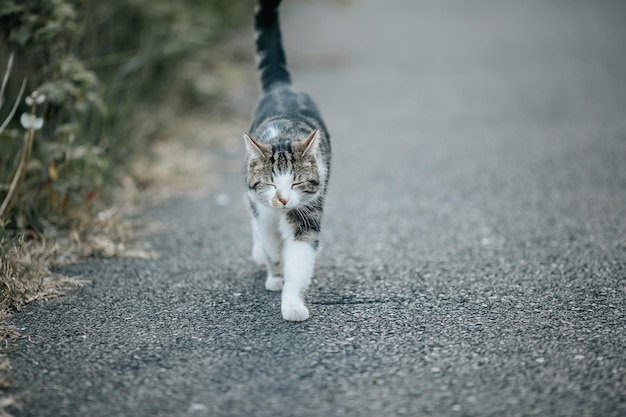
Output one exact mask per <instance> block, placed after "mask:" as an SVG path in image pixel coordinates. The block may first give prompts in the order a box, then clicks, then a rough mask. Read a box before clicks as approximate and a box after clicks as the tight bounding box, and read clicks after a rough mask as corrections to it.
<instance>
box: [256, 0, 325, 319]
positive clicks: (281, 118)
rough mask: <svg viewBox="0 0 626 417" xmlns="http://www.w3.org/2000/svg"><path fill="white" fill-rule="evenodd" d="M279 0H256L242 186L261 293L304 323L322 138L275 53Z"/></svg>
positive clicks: (320, 200)
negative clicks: (253, 95) (252, 102)
mask: <svg viewBox="0 0 626 417" xmlns="http://www.w3.org/2000/svg"><path fill="white" fill-rule="evenodd" d="M279 4H280V0H259V2H258V4H257V5H256V8H255V13H254V29H255V43H256V61H257V69H258V72H259V77H260V81H261V87H262V90H263V93H262V95H261V98H260V100H259V103H258V105H257V108H256V111H255V113H254V118H253V121H252V125H251V127H250V130H249V132H250V133H249V134H248V133H244V142H245V145H246V150H247V169H246V182H247V186H248V200H249V204H250V211H251V217H252V236H253V245H252V259H253V260H254V261H255V262H256V263H257V264H258V265H259V266H265V267H266V268H267V278H266V280H265V288H266V289H267V290H270V291H281V290H282V294H281V313H282V316H283V319H285V320H288V321H304V320H306V319H308V318H309V310H308V308H307V307H306V306H305V304H304V300H303V295H304V292H305V290H306V289H307V287H308V285H309V283H310V281H311V277H312V275H313V269H314V266H315V258H316V254H317V250H318V246H319V235H320V226H321V220H322V212H323V207H324V198H325V195H326V189H327V185H328V177H329V174H330V136H329V133H328V130H327V128H326V126H325V124H324V122H323V121H322V117H321V115H320V112H319V110H318V108H317V106H316V104H315V103H314V102H313V100H312V99H311V97H310V96H309V95H308V94H306V93H303V92H300V91H298V90H297V89H295V88H294V87H293V86H292V84H291V76H290V75H289V71H288V69H287V61H286V58H285V52H284V50H283V45H282V40H281V34H280V26H279V21H278V6H279Z"/></svg>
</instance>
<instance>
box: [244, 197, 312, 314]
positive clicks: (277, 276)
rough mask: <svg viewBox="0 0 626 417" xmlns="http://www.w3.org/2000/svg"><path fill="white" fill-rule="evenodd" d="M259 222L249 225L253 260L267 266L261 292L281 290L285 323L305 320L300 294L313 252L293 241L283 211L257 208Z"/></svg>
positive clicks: (308, 245)
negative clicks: (263, 288)
mask: <svg viewBox="0 0 626 417" xmlns="http://www.w3.org/2000/svg"><path fill="white" fill-rule="evenodd" d="M258 212H259V218H258V220H257V219H254V220H253V221H252V232H253V238H254V239H255V240H254V244H253V249H252V250H253V255H252V256H253V259H254V260H255V262H257V261H259V260H260V259H259V258H260V257H262V258H263V260H264V261H265V263H266V265H267V278H266V280H265V288H266V289H268V290H270V291H280V290H281V289H282V301H281V312H282V315H283V318H284V319H285V320H288V321H303V320H306V319H308V318H309V310H308V309H307V308H306V306H305V305H304V301H303V294H304V291H305V290H306V288H307V287H308V285H309V282H310V281H311V277H312V275H313V269H314V267H315V250H314V249H313V247H312V246H311V245H310V244H309V243H308V242H301V241H296V240H294V238H293V228H292V226H291V225H290V224H289V222H288V221H287V218H286V211H285V210H281V209H276V208H271V207H266V206H259V207H258Z"/></svg>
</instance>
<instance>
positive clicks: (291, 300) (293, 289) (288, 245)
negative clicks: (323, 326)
mask: <svg viewBox="0 0 626 417" xmlns="http://www.w3.org/2000/svg"><path fill="white" fill-rule="evenodd" d="M316 246H317V244H316V242H307V241H300V240H287V242H285V248H284V252H283V262H284V273H285V284H284V287H283V293H282V301H281V312H282V314H283V318H284V319H285V320H288V321H304V320H306V319H308V318H309V309H308V308H307V307H306V306H305V305H304V300H303V295H304V291H305V290H306V289H307V287H308V286H309V282H311V277H312V276H313V269H314V267H315V254H316Z"/></svg>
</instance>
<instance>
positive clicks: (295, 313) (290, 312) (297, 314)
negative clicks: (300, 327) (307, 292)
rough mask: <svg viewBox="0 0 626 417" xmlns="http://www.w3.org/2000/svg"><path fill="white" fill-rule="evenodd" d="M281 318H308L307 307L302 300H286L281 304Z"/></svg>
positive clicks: (294, 319)
mask: <svg viewBox="0 0 626 417" xmlns="http://www.w3.org/2000/svg"><path fill="white" fill-rule="evenodd" d="M281 311H282V313H283V319H285V320H287V321H304V320H306V319H308V318H309V309H308V308H306V307H305V306H304V304H302V302H293V301H292V302H287V303H283V304H282V306H281Z"/></svg>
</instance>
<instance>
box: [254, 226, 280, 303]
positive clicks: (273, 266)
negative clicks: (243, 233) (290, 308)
mask: <svg viewBox="0 0 626 417" xmlns="http://www.w3.org/2000/svg"><path fill="white" fill-rule="evenodd" d="M255 226H256V231H257V233H258V235H257V236H256V237H257V238H258V241H256V242H255V243H254V245H253V256H255V255H256V256H258V257H259V258H260V257H261V256H260V254H259V253H258V252H259V251H261V252H262V253H263V255H264V256H263V258H264V259H265V264H266V266H267V278H266V279H265V289H267V290H269V291H280V290H281V289H282V288H283V265H282V260H281V257H282V253H281V251H282V241H281V238H280V235H279V233H278V230H277V228H276V227H277V226H276V223H275V222H273V221H272V219H271V218H258V219H256V218H255V219H254V220H253V229H254V228H255ZM255 246H256V248H255ZM255 249H256V252H257V253H254V252H255ZM256 256H255V257H256Z"/></svg>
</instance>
